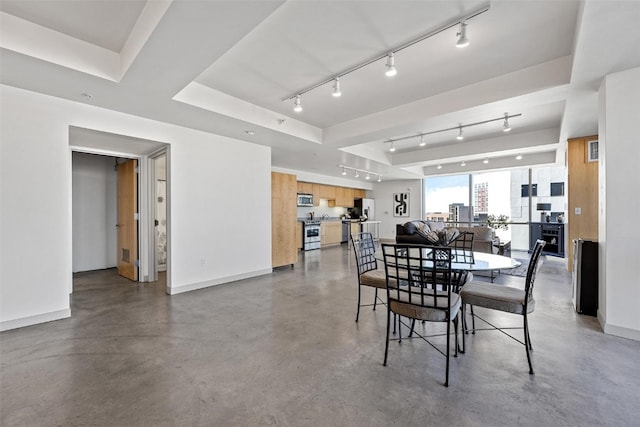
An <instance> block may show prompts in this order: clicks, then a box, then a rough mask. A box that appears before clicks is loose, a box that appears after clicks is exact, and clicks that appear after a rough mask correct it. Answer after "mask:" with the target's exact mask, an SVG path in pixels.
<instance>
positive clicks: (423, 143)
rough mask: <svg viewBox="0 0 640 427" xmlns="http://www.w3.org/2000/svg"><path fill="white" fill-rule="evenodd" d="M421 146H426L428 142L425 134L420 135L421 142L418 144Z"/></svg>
mask: <svg viewBox="0 0 640 427" xmlns="http://www.w3.org/2000/svg"><path fill="white" fill-rule="evenodd" d="M418 145H419V146H420V147H424V146H425V145H427V143H426V142H424V135H420V144H418Z"/></svg>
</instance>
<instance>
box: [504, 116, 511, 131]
mask: <svg viewBox="0 0 640 427" xmlns="http://www.w3.org/2000/svg"><path fill="white" fill-rule="evenodd" d="M510 130H511V126H509V114H507V113H504V123H503V124H502V131H503V132H509V131H510Z"/></svg>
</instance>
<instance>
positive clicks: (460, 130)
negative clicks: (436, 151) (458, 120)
mask: <svg viewBox="0 0 640 427" xmlns="http://www.w3.org/2000/svg"><path fill="white" fill-rule="evenodd" d="M458 129H459V130H458V136H456V139H457V140H458V141H462V140H463V139H464V135H463V134H462V126H460V127H459V128H458Z"/></svg>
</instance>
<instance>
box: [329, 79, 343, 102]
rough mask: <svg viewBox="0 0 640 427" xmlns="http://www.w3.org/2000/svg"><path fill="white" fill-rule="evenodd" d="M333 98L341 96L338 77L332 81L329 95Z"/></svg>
mask: <svg viewBox="0 0 640 427" xmlns="http://www.w3.org/2000/svg"><path fill="white" fill-rule="evenodd" d="M331 95H333V96H334V98H339V97H341V96H342V91H341V90H340V77H336V78H335V79H334V80H333V93H332V94H331Z"/></svg>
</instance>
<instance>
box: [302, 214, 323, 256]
mask: <svg viewBox="0 0 640 427" xmlns="http://www.w3.org/2000/svg"><path fill="white" fill-rule="evenodd" d="M312 249H320V221H319V220H307V221H305V222H304V250H305V251H310V250H312Z"/></svg>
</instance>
